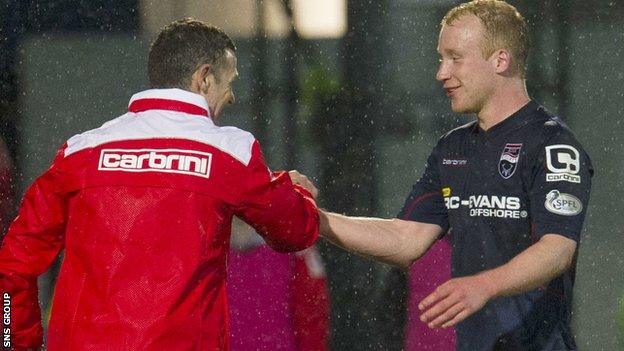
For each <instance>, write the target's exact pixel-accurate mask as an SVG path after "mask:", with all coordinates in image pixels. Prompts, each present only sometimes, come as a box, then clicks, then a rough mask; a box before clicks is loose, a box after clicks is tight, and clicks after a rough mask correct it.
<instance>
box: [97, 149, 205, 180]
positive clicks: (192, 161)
mask: <svg viewBox="0 0 624 351" xmlns="http://www.w3.org/2000/svg"><path fill="white" fill-rule="evenodd" d="M211 161H212V154H210V153H206V152H200V151H195V150H180V149H103V150H102V151H101V152H100V162H99V164H98V170H100V171H122V172H164V173H179V174H187V175H192V176H197V177H203V178H208V177H209V176H210V164H211Z"/></svg>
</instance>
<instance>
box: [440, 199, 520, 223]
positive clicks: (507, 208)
mask: <svg viewBox="0 0 624 351" xmlns="http://www.w3.org/2000/svg"><path fill="white" fill-rule="evenodd" d="M444 204H445V205H446V208H447V209H449V210H456V209H460V208H462V207H463V208H467V209H468V210H469V215H470V217H496V218H511V219H520V218H526V217H527V216H528V214H527V211H525V210H522V209H521V207H522V205H521V203H520V198H519V197H515V196H496V195H471V196H469V197H468V199H462V198H461V197H459V196H449V197H445V198H444Z"/></svg>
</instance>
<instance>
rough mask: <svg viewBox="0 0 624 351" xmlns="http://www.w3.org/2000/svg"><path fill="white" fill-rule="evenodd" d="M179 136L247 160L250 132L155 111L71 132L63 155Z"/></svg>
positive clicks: (127, 115)
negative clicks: (111, 143)
mask: <svg viewBox="0 0 624 351" xmlns="http://www.w3.org/2000/svg"><path fill="white" fill-rule="evenodd" d="M153 139H180V140H190V141H194V142H199V143H201V144H205V145H209V146H210V147H213V148H216V149H218V150H220V151H223V152H224V153H226V154H229V155H230V156H232V157H234V158H235V159H237V160H238V161H240V162H242V163H244V164H248V163H249V160H250V158H251V153H252V148H253V144H254V142H255V138H254V136H253V135H252V134H251V133H249V132H247V131H244V130H242V129H239V128H236V127H220V126H216V125H215V124H214V123H213V122H212V121H211V120H209V119H206V118H205V117H198V116H189V115H185V114H180V113H173V114H169V113H166V112H155V113H154V115H150V116H137V115H136V114H135V113H126V114H124V115H122V116H120V117H117V118H115V119H112V120H110V121H108V122H106V123H104V124H103V125H102V126H100V127H98V128H95V129H91V130H88V131H85V132H83V133H80V134H77V135H74V136H73V137H71V138H70V139H69V140H68V141H67V147H66V148H65V156H69V155H71V154H73V153H76V152H78V151H81V150H85V149H90V148H94V147H97V146H99V145H103V144H107V143H110V142H118V141H132V140H145V141H146V143H147V142H148V140H153Z"/></svg>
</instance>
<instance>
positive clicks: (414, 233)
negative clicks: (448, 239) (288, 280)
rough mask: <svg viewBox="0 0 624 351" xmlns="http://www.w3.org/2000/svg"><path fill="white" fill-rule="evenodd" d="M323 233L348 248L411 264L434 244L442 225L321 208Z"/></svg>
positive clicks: (390, 261)
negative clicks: (359, 215) (350, 214)
mask: <svg viewBox="0 0 624 351" xmlns="http://www.w3.org/2000/svg"><path fill="white" fill-rule="evenodd" d="M319 214H320V221H321V227H320V231H321V235H322V236H324V237H325V238H327V239H328V240H329V241H331V242H332V243H334V244H336V245H338V246H340V247H343V248H345V249H347V250H349V251H353V252H356V253H359V254H361V255H364V256H368V257H371V258H374V259H376V260H379V261H382V262H386V263H390V264H394V265H398V266H402V267H409V266H410V265H411V263H412V262H413V261H414V260H416V259H417V258H418V257H420V256H422V254H423V253H425V251H427V249H428V248H429V247H430V246H431V244H433V242H434V241H435V239H436V238H437V237H438V235H439V232H440V231H441V228H440V227H439V226H437V225H434V224H426V223H417V222H409V221H403V220H399V219H381V218H369V217H348V216H343V215H339V214H336V213H331V212H324V211H319Z"/></svg>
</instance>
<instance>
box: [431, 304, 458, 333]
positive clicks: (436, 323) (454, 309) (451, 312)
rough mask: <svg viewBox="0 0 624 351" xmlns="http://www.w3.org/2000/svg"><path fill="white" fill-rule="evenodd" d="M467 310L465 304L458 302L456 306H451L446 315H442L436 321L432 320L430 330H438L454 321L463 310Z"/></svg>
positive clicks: (445, 312)
mask: <svg viewBox="0 0 624 351" xmlns="http://www.w3.org/2000/svg"><path fill="white" fill-rule="evenodd" d="M464 309H465V307H464V304H463V303H461V301H460V302H457V303H456V304H454V305H452V306H450V307H449V308H447V309H446V310H445V311H444V313H442V314H440V315H439V316H437V317H436V318H435V319H434V320H432V321H431V322H429V324H428V325H429V328H438V327H440V326H442V325H444V324H445V323H447V322H449V321H450V320H452V319H453V318H455V316H457V315H458V314H459V313H461V312H462V311H463V310H464Z"/></svg>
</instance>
